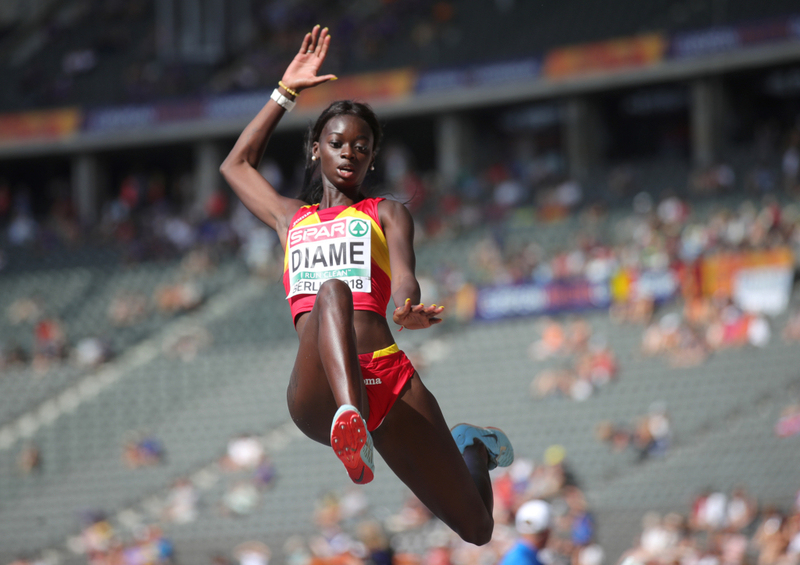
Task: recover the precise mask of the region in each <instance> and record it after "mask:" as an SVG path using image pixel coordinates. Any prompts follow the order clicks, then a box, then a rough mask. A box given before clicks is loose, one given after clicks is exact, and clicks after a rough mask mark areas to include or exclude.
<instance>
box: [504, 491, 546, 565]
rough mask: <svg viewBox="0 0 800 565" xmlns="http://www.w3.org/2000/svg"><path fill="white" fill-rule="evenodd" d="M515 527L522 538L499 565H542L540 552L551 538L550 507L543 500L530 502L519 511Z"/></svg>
mask: <svg viewBox="0 0 800 565" xmlns="http://www.w3.org/2000/svg"><path fill="white" fill-rule="evenodd" d="M515 525H516V528H517V532H519V534H520V537H519V539H518V540H517V543H515V544H514V545H513V546H512V547H511V549H509V550H508V552H507V553H506V554H505V555H504V556H503V558H502V559H501V560H500V563H499V565H542V560H541V559H540V552H541V550H542V549H543V548H544V546H545V545H546V544H547V539H548V538H549V537H550V527H551V511H550V505H549V504H548V503H546V502H544V501H543V500H529V501H528V502H526V503H525V504H523V505H522V506H520V507H519V509H518V510H517V515H516V519H515Z"/></svg>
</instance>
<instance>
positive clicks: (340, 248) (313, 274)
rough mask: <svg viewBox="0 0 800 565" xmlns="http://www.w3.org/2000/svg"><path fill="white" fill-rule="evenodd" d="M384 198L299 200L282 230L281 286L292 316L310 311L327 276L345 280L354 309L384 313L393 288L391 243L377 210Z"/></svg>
mask: <svg viewBox="0 0 800 565" xmlns="http://www.w3.org/2000/svg"><path fill="white" fill-rule="evenodd" d="M381 200H383V198H365V199H364V200H362V201H361V202H357V203H355V204H353V205H352V206H334V207H333V208H326V209H324V210H320V209H319V204H313V205H309V206H303V207H302V208H300V209H299V210H298V211H297V213H296V214H295V215H294V217H293V218H292V222H291V224H289V232H288V234H287V235H286V253H285V256H284V260H283V286H284V288H285V289H286V299H287V300H288V301H289V306H290V308H291V310H292V320H293V321H294V322H295V323H296V322H297V317H298V316H299V315H300V314H302V313H304V312H310V311H311V309H312V308H313V307H314V301H315V300H316V298H317V292H319V287H320V286H321V285H322V283H323V282H325V281H326V280H328V279H339V280H342V281H344V282H346V283H347V284H348V285H349V286H350V289H351V290H352V291H353V305H354V307H355V309H356V310H369V311H371V312H377V313H378V314H381V315H382V316H383V315H386V307H387V305H388V304H389V298H390V296H391V294H392V270H391V267H390V266H389V247H388V245H387V244H386V235H385V234H384V233H383V227H382V226H381V222H380V218H379V216H378V203H379V202H380V201H381Z"/></svg>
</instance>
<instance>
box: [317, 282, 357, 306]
mask: <svg viewBox="0 0 800 565" xmlns="http://www.w3.org/2000/svg"><path fill="white" fill-rule="evenodd" d="M317 300H323V301H325V302H326V303H329V302H331V301H336V302H338V301H342V300H344V301H346V302H347V303H348V304H350V303H352V302H353V292H352V291H351V290H350V287H349V286H347V283H346V282H344V281H340V280H339V279H328V280H327V281H325V282H324V283H322V284H321V285H320V287H319V292H318V293H317Z"/></svg>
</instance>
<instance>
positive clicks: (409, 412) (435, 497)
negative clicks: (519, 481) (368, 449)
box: [372, 375, 494, 545]
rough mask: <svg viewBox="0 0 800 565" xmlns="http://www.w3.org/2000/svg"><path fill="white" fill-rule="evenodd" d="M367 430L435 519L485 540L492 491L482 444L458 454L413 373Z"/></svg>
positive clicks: (438, 411) (470, 538)
mask: <svg viewBox="0 0 800 565" xmlns="http://www.w3.org/2000/svg"><path fill="white" fill-rule="evenodd" d="M372 435H373V439H374V441H375V447H376V448H377V450H378V452H379V453H380V454H381V456H382V457H383V459H384V460H385V461H386V463H387V464H388V465H389V467H391V469H392V470H393V471H394V472H395V474H396V475H397V476H398V477H399V478H400V480H402V481H403V482H404V483H405V484H406V486H408V487H409V488H410V489H411V491H412V492H413V493H414V494H415V495H416V496H417V498H419V499H420V501H421V502H422V503H423V504H425V506H427V507H428V508H429V509H430V510H431V512H433V513H434V514H435V515H436V516H437V517H438V518H439V519H440V520H442V521H443V522H444V523H445V524H447V525H448V526H449V527H450V528H452V529H453V531H455V532H456V533H457V534H458V535H459V536H461V538H462V539H463V540H465V541H468V542H470V543H474V544H476V545H483V544H485V543H488V542H489V541H490V540H491V538H492V530H493V529H494V520H493V518H492V507H493V496H492V485H491V481H490V479H489V457H488V454H487V452H486V448H485V447H484V446H483V444H481V443H478V442H476V443H475V444H473V445H471V446H469V447H467V448H465V449H464V456H463V457H462V455H461V453H459V450H458V447H457V446H456V443H455V441H454V440H453V437H452V436H451V434H450V429H449V428H448V426H447V423H446V422H445V420H444V416H443V415H442V411H441V409H440V408H439V404H438V402H436V399H435V398H434V397H433V394H431V393H430V391H428V389H427V388H425V386H424V385H423V384H422V381H421V380H420V379H419V376H418V375H414V377H413V378H412V379H411V380H409V382H408V384H407V386H406V388H405V390H404V391H403V393H402V394H401V396H400V398H398V399H397V401H396V402H395V404H394V406H392V409H391V410H390V411H389V414H388V415H387V416H386V419H384V421H383V424H381V426H380V427H379V428H378V429H377V430H375V431H374V432H373V434H372Z"/></svg>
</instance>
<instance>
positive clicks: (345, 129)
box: [312, 114, 375, 190]
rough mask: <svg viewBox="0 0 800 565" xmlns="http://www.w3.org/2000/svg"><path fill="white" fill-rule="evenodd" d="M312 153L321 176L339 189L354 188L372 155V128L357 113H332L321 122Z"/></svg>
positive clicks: (364, 175) (370, 162)
mask: <svg viewBox="0 0 800 565" xmlns="http://www.w3.org/2000/svg"><path fill="white" fill-rule="evenodd" d="M312 152H313V155H315V156H316V157H317V159H319V160H320V167H321V170H322V177H323V179H326V180H327V181H328V182H330V183H331V184H333V185H334V186H335V187H336V188H338V189H340V190H341V189H348V188H350V189H353V188H356V189H357V188H358V187H359V186H361V183H362V182H364V177H366V176H367V171H368V170H369V167H370V166H371V165H372V162H373V160H374V158H375V153H374V151H373V138H372V130H371V129H370V127H369V125H368V124H367V122H365V121H364V120H362V119H361V118H359V117H358V116H353V115H350V114H345V115H342V116H336V117H335V118H331V119H330V120H328V123H327V124H325V127H324V128H323V129H322V133H321V134H320V136H319V141H315V142H314V145H313V147H312ZM323 182H324V180H323Z"/></svg>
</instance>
